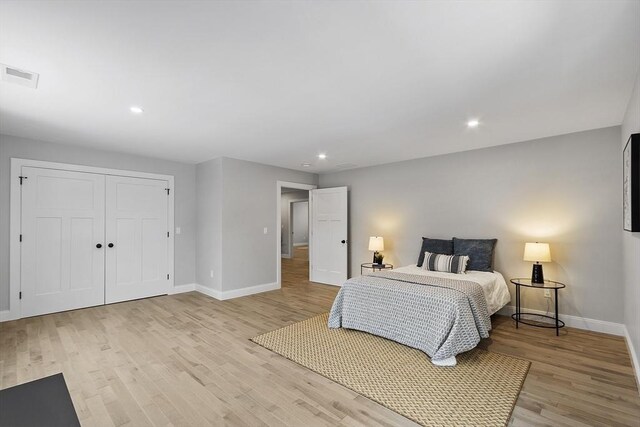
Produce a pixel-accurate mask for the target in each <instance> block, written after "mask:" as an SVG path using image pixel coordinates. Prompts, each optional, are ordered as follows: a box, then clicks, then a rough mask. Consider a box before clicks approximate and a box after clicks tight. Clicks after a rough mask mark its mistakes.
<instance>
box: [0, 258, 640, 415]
mask: <svg viewBox="0 0 640 427" xmlns="http://www.w3.org/2000/svg"><path fill="white" fill-rule="evenodd" d="M297 249H298V250H296V257H295V258H294V259H291V260H287V259H283V288H282V289H281V290H278V291H273V292H267V293H264V294H259V295H253V296H249V297H245V298H239V299H235V300H231V301H225V302H220V301H216V300H215V299H212V298H209V297H206V296H204V295H202V294H199V293H195V292H191V293H186V294H180V295H173V296H164V297H157V298H150V299H145V300H139V301H132V302H126V303H121V304H113V305H108V306H102V307H96V308H90V309H84V310H76V311H71V312H66V313H59V314H53V315H48V316H40V317H34V318H29V319H22V320H18V321H14V322H6V323H3V324H0V381H1V382H0V388H6V387H10V386H13V385H16V384H21V383H24V382H27V381H30V380H34V379H37V378H41V377H43V376H47V375H51V374H54V373H57V372H60V371H62V372H63V373H64V376H65V379H66V381H67V384H68V386H69V389H70V392H71V396H72V399H73V402H74V405H75V407H76V410H77V412H78V416H79V418H80V421H81V422H82V424H83V425H118V426H119V425H130V426H145V425H192V426H203V425H247V426H262V425H270V426H280V425H291V426H323V425H353V426H396V425H397V426H407V425H414V424H413V423H412V422H411V421H409V420H407V419H405V418H403V417H402V416H400V415H398V414H395V413H394V412H392V411H390V410H388V409H386V408H384V407H382V406H380V405H378V404H376V403H374V402H371V401H369V400H368V399H366V398H364V397H362V396H359V395H358V394H356V393H353V392H351V391H349V390H347V389H345V388H344V387H342V386H340V385H338V384H336V383H334V382H332V381H330V380H328V379H326V378H324V377H322V376H320V375H317V374H315V373H313V372H311V371H309V370H307V369H305V368H303V367H300V366H298V365H296V364H295V363H293V362H291V361H289V360H286V359H284V358H282V357H280V356H278V355H276V354H274V353H271V352H270V351H268V350H266V349H264V348H262V347H259V346H257V345H256V344H253V343H252V342H251V341H249V338H251V337H253V336H255V335H257V334H260V333H262V332H266V331H269V330H273V329H275V328H278V327H281V326H284V325H287V324H290V323H293V322H296V321H299V320H303V319H305V318H308V317H310V316H312V315H315V314H319V313H322V312H325V311H327V310H328V309H329V308H330V306H331V303H332V301H333V298H334V296H335V294H336V292H337V289H336V288H334V287H331V286H324V285H317V284H311V283H309V282H308V281H307V277H308V276H307V270H306V269H307V263H306V260H305V259H304V258H305V256H306V252H305V250H304V249H299V248H297ZM493 325H494V330H493V331H492V333H491V338H490V339H488V340H484V341H483V342H482V343H481V347H483V348H486V349H489V350H490V351H496V352H501V353H506V354H511V355H514V356H518V357H522V358H526V359H529V360H531V361H532V362H533V363H532V366H531V370H530V372H529V375H528V377H527V379H526V381H525V384H524V387H523V390H522V392H521V394H520V398H519V399H518V402H517V406H516V408H515V410H514V413H513V417H512V419H511V422H510V424H511V425H550V426H565V425H566V426H580V425H597V426H605V425H606V426H613V425H626V426H638V425H640V397H639V395H638V389H637V387H636V384H635V380H634V377H633V372H632V369H631V365H630V360H629V356H628V353H627V350H626V347H625V343H624V341H623V339H622V338H619V337H613V336H608V335H602V334H596V333H589V332H584V331H580V330H576V329H565V330H562V334H561V336H560V337H555V335H554V334H553V332H552V331H550V330H542V329H536V328H531V327H524V328H521V329H519V330H517V331H516V329H515V328H514V326H513V323H512V322H511V320H510V319H508V318H504V317H496V318H495V319H494V321H493Z"/></svg>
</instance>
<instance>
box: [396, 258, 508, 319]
mask: <svg viewBox="0 0 640 427" xmlns="http://www.w3.org/2000/svg"><path fill="white" fill-rule="evenodd" d="M394 271H397V272H400V273H408V274H419V275H421V276H433V277H444V278H449V279H458V280H469V281H472V282H475V283H477V284H479V285H480V286H481V287H482V291H483V292H484V297H485V298H486V300H487V309H488V310H489V315H492V314H494V313H495V312H497V311H498V310H500V309H501V308H502V307H504V306H505V305H507V303H509V301H511V296H510V295H509V288H508V287H507V282H506V281H505V280H504V277H503V276H502V274H500V273H499V272H497V271H494V272H488V271H467V272H466V273H464V274H455V273H442V272H439V271H428V270H424V269H422V268H420V267H418V266H417V265H415V264H413V265H407V266H406V267H400V268H396V269H395V270H394Z"/></svg>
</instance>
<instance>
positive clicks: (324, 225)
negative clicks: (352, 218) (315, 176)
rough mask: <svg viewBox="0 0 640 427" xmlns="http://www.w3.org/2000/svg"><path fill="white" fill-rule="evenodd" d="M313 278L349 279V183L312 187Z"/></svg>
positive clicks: (326, 280) (325, 280)
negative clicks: (319, 187)
mask: <svg viewBox="0 0 640 427" xmlns="http://www.w3.org/2000/svg"><path fill="white" fill-rule="evenodd" d="M310 194H311V225H312V227H311V232H312V233H313V235H312V239H311V245H312V247H311V253H310V256H311V268H310V271H309V276H310V279H311V281H312V282H319V283H326V284H329V285H337V286H342V284H343V283H344V282H345V281H346V280H347V264H348V262H347V256H348V254H347V236H348V224H347V218H348V212H347V209H348V206H347V187H335V188H323V189H320V190H311V191H310Z"/></svg>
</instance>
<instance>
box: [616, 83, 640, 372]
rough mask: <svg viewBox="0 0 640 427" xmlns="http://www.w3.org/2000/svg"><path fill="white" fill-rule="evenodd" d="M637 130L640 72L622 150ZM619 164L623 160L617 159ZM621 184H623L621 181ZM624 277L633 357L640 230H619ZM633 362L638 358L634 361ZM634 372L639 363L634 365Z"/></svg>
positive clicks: (638, 327) (638, 347)
mask: <svg viewBox="0 0 640 427" xmlns="http://www.w3.org/2000/svg"><path fill="white" fill-rule="evenodd" d="M639 132H640V73H639V74H638V77H637V78H636V84H635V88H634V89H633V93H632V95H631V99H630V100H629V106H628V107H627V112H626V114H625V116H624V121H623V122H622V148H621V151H620V152H619V154H618V155H619V157H620V159H622V150H623V149H624V146H625V145H626V143H627V140H628V139H629V135H631V134H633V133H639ZM620 163H621V164H622V160H620ZM620 185H622V184H620ZM622 252H623V263H624V264H623V276H624V301H625V308H624V323H625V325H626V327H627V331H628V332H629V338H630V340H631V345H632V346H633V348H634V350H635V353H636V357H638V356H640V354H639V353H640V233H630V232H628V231H623V232H622ZM635 362H636V364H637V363H638V360H636V361H635ZM636 372H640V366H637V365H636Z"/></svg>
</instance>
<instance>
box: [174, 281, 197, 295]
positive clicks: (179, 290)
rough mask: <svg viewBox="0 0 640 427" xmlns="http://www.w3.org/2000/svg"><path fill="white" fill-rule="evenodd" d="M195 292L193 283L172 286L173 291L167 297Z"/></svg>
mask: <svg viewBox="0 0 640 427" xmlns="http://www.w3.org/2000/svg"><path fill="white" fill-rule="evenodd" d="M195 290H196V284H195V283H186V284H184V285H177V286H174V287H173V289H171V291H170V292H169V295H174V294H181V293H183V292H191V291H195Z"/></svg>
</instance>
